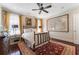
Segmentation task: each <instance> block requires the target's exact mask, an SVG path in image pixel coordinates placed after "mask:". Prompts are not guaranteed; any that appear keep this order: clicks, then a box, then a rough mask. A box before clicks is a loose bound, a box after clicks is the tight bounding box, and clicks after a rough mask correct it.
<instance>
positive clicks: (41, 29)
mask: <svg viewBox="0 0 79 59" xmlns="http://www.w3.org/2000/svg"><path fill="white" fill-rule="evenodd" d="M40 26H41V27H40V32H42V31H43V28H42V19H40Z"/></svg>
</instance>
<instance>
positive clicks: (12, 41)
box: [9, 35, 21, 45]
mask: <svg viewBox="0 0 79 59" xmlns="http://www.w3.org/2000/svg"><path fill="white" fill-rule="evenodd" d="M20 40H21V35H16V36H15V35H13V36H10V37H9V42H10V45H13V44H17V43H18V42H20Z"/></svg>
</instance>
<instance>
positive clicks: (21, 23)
mask: <svg viewBox="0 0 79 59" xmlns="http://www.w3.org/2000/svg"><path fill="white" fill-rule="evenodd" d="M78 7H79V4H78V3H0V32H1V33H0V39H1V41H0V45H1V46H0V54H1V55H17V54H22V55H29V54H31V55H32V54H35V55H77V54H79V51H78V49H79V46H78V44H79V40H78V39H79V37H78V34H79V30H78V29H79V27H78V24H79V20H78V19H79V17H78V16H79V8H78ZM21 45H22V46H21ZM48 49H49V50H48ZM47 50H48V51H47ZM46 51H47V52H46Z"/></svg>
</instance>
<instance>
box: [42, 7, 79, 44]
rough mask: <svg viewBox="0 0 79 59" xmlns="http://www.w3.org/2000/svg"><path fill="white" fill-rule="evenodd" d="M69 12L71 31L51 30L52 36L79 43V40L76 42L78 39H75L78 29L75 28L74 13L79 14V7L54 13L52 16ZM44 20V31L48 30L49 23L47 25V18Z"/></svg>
mask: <svg viewBox="0 0 79 59" xmlns="http://www.w3.org/2000/svg"><path fill="white" fill-rule="evenodd" d="M67 13H68V14H69V32H50V37H51V38H57V39H60V40H64V41H69V42H74V43H77V42H75V41H76V39H75V32H76V30H75V19H74V14H79V8H75V9H73V10H68V11H66V12H63V13H60V14H57V15H54V16H52V17H56V16H60V15H63V14H67ZM77 20H78V24H77V25H79V18H78V19H77ZM43 22H44V24H43V31H45V30H47V25H45V23H46V20H44V21H43ZM77 41H78V40H77Z"/></svg>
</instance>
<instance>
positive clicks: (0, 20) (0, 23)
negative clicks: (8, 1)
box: [0, 7, 3, 31]
mask: <svg viewBox="0 0 79 59" xmlns="http://www.w3.org/2000/svg"><path fill="white" fill-rule="evenodd" d="M2 27H3V26H2V8H1V7H0V31H2V30H3V28H2Z"/></svg>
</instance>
